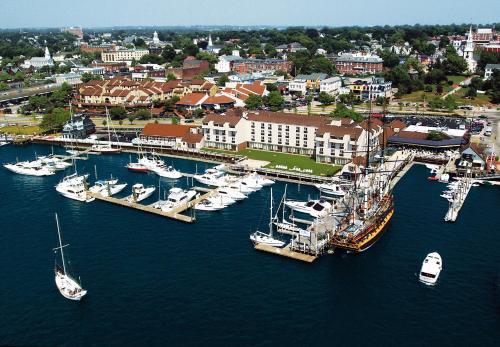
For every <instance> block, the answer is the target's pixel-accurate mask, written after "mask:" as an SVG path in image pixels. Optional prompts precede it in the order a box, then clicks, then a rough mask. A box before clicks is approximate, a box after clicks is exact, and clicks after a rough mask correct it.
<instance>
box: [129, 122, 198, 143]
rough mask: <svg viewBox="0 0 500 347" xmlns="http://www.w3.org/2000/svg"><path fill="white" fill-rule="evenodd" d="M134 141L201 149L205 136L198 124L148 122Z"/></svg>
mask: <svg viewBox="0 0 500 347" xmlns="http://www.w3.org/2000/svg"><path fill="white" fill-rule="evenodd" d="M133 142H134V143H136V144H138V143H140V144H142V145H152V146H161V147H168V148H176V149H200V148H202V147H203V146H204V137H203V133H202V131H201V129H200V128H199V127H197V126H190V125H181V124H156V123H148V124H146V126H145V127H144V129H142V132H141V134H140V135H139V139H138V140H134V141H133Z"/></svg>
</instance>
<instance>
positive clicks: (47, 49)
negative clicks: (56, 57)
mask: <svg viewBox="0 0 500 347" xmlns="http://www.w3.org/2000/svg"><path fill="white" fill-rule="evenodd" d="M45 59H47V60H50V52H49V47H45Z"/></svg>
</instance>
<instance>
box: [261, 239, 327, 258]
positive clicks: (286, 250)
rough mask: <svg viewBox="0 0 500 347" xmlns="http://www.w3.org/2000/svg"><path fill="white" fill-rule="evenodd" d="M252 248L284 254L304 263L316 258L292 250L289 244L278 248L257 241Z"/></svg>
mask: <svg viewBox="0 0 500 347" xmlns="http://www.w3.org/2000/svg"><path fill="white" fill-rule="evenodd" d="M254 248H255V249H256V250H258V251H261V252H266V253H272V254H276V255H281V256H284V257H287V258H291V259H295V260H300V261H303V262H306V263H312V262H313V261H315V260H316V259H317V257H316V256H314V255H310V254H305V253H300V252H295V251H292V250H291V249H290V245H288V246H285V247H284V248H278V247H273V246H269V245H266V244H263V243H258V244H256V245H255V247H254Z"/></svg>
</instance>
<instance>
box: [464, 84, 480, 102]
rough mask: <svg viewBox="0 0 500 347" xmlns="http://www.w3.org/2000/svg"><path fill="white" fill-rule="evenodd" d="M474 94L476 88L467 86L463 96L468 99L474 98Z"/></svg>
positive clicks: (475, 93)
mask: <svg viewBox="0 0 500 347" xmlns="http://www.w3.org/2000/svg"><path fill="white" fill-rule="evenodd" d="M476 96H477V89H476V88H474V87H472V86H469V88H467V92H466V93H465V97H467V98H469V99H474V98H475V97H476Z"/></svg>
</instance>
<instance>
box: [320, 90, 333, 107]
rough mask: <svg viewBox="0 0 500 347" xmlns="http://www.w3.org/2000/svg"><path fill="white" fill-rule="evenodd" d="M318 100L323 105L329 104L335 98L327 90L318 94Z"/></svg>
mask: <svg viewBox="0 0 500 347" xmlns="http://www.w3.org/2000/svg"><path fill="white" fill-rule="evenodd" d="M318 101H319V102H320V103H321V104H323V105H331V104H333V102H334V101H335V98H334V97H333V95H330V94H328V93H327V92H321V93H319V95H318Z"/></svg>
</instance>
